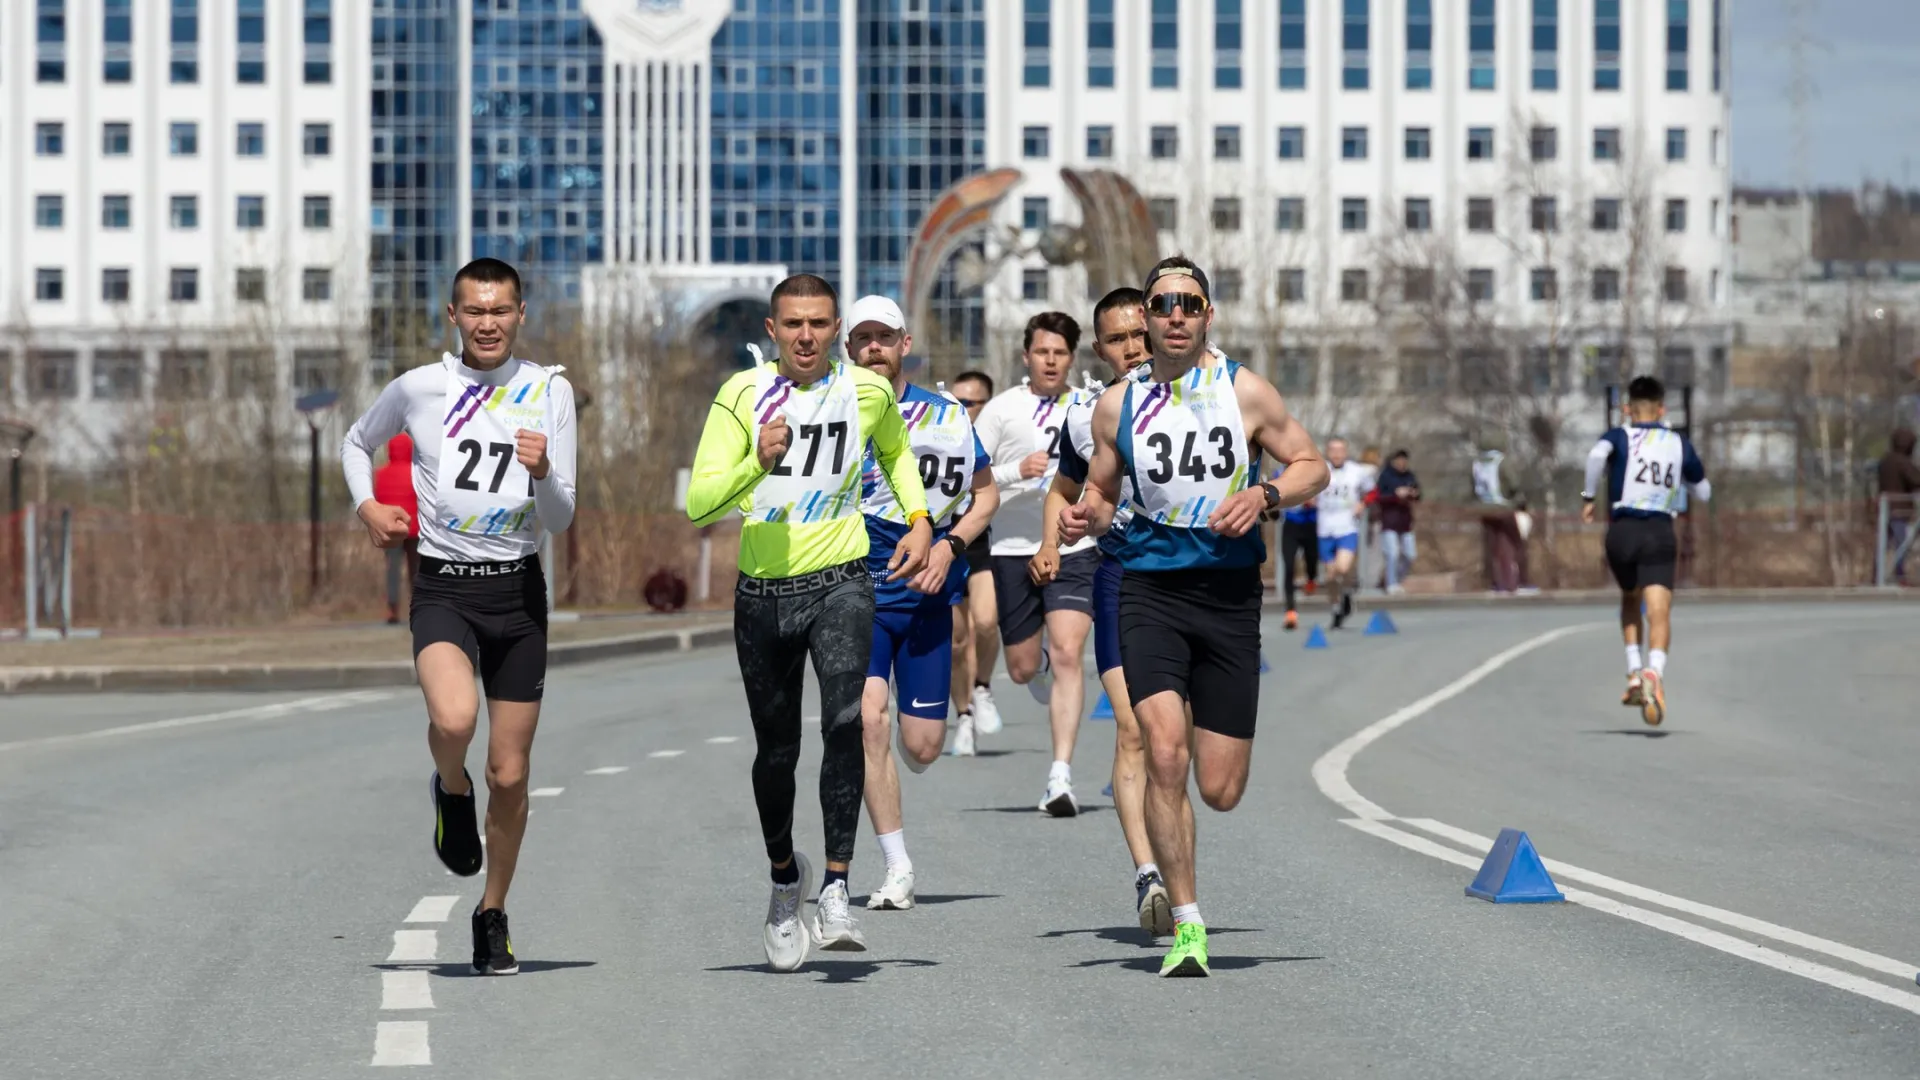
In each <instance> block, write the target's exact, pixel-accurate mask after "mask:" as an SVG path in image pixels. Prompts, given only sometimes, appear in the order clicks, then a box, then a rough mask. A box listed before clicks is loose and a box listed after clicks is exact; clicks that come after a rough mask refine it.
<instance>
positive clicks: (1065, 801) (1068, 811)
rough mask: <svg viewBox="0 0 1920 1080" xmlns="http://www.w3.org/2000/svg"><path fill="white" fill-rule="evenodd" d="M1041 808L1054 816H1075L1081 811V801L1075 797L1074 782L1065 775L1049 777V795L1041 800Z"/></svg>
mask: <svg viewBox="0 0 1920 1080" xmlns="http://www.w3.org/2000/svg"><path fill="white" fill-rule="evenodd" d="M1040 809H1042V810H1045V811H1046V812H1047V813H1049V814H1052V815H1053V816H1054V817H1073V816H1074V815H1075V814H1078V813H1079V812H1080V803H1079V802H1078V801H1077V800H1076V799H1074V797H1073V782H1072V781H1070V780H1067V779H1066V778H1065V777H1060V776H1050V777H1048V778H1047V795H1046V798H1044V799H1041V800H1040Z"/></svg>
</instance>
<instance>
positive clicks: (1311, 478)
mask: <svg viewBox="0 0 1920 1080" xmlns="http://www.w3.org/2000/svg"><path fill="white" fill-rule="evenodd" d="M1233 388H1234V393H1235V394H1237V395H1238V396H1239V399H1240V415H1242V416H1244V417H1246V418H1247V419H1248V420H1249V421H1251V426H1252V429H1253V430H1251V431H1249V432H1248V433H1247V434H1248V437H1249V438H1250V439H1251V440H1252V441H1253V443H1254V445H1256V446H1258V447H1259V448H1260V449H1261V450H1264V451H1266V453H1267V455H1268V456H1269V457H1271V458H1273V459H1274V461H1276V462H1278V463H1279V464H1280V466H1281V469H1282V471H1281V473H1280V476H1279V477H1278V478H1277V479H1275V480H1274V481H1272V483H1273V486H1274V487H1275V488H1276V489H1277V490H1278V491H1279V492H1280V507H1281V509H1285V508H1287V507H1289V506H1299V505H1300V504H1301V503H1304V502H1306V501H1307V500H1308V499H1311V498H1313V497H1314V496H1315V495H1318V494H1320V492H1321V491H1323V490H1325V489H1326V486H1327V481H1328V480H1329V479H1331V475H1330V474H1329V473H1328V471H1327V462H1326V459H1325V458H1323V457H1321V456H1320V448H1319V447H1318V446H1316V445H1314V442H1313V436H1311V435H1309V434H1307V429H1306V428H1305V427H1302V426H1301V424H1300V421H1299V420H1298V419H1296V418H1295V417H1294V415H1293V414H1292V413H1291V412H1289V411H1288V410H1287V403H1286V401H1285V399H1283V398H1281V396H1280V391H1278V390H1275V389H1274V388H1273V384H1272V383H1269V382H1268V381H1267V380H1265V379H1263V378H1261V377H1260V376H1258V375H1256V374H1254V373H1253V372H1251V371H1248V370H1246V369H1245V368H1242V369H1240V373H1239V375H1238V377H1236V378H1235V379H1234V380H1233ZM1295 466H1299V467H1298V468H1295Z"/></svg>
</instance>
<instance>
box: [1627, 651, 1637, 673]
mask: <svg viewBox="0 0 1920 1080" xmlns="http://www.w3.org/2000/svg"><path fill="white" fill-rule="evenodd" d="M1639 673H1640V646H1638V645H1629V646H1627V674H1629V675H1637V674H1639Z"/></svg>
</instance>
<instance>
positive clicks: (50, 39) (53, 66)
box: [33, 0, 67, 83]
mask: <svg viewBox="0 0 1920 1080" xmlns="http://www.w3.org/2000/svg"><path fill="white" fill-rule="evenodd" d="M34 50H35V52H34V59H35V61H36V63H35V65H34V74H33V79H34V81H35V82H43V83H63V82H66V81H67V0H36V2H35V4H34Z"/></svg>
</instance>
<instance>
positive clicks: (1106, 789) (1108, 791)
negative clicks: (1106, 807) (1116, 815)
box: [1100, 783, 1113, 799]
mask: <svg viewBox="0 0 1920 1080" xmlns="http://www.w3.org/2000/svg"><path fill="white" fill-rule="evenodd" d="M1100 794H1102V795H1105V796H1106V797H1107V798H1109V799H1111V798H1113V785H1112V784H1111V783H1109V784H1108V785H1107V786H1106V787H1103V788H1101V789H1100Z"/></svg>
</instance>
